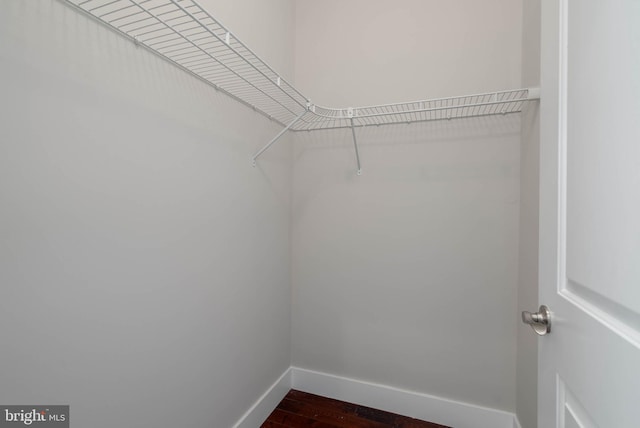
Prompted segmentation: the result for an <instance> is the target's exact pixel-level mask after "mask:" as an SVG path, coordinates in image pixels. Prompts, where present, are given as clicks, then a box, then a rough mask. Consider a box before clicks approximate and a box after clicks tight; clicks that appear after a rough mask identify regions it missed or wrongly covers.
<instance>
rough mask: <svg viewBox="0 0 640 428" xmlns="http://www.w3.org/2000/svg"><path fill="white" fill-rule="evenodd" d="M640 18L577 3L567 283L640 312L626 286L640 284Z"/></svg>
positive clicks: (627, 8)
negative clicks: (638, 86) (635, 281)
mask: <svg viewBox="0 0 640 428" xmlns="http://www.w3.org/2000/svg"><path fill="white" fill-rule="evenodd" d="M638 10H640V2H638V1H607V2H602V1H585V0H570V1H569V2H568V15H567V18H568V25H567V28H566V31H567V35H568V37H567V53H568V55H567V61H566V68H567V77H566V83H567V102H566V121H567V125H566V129H567V136H566V143H567V279H568V281H569V282H571V283H572V284H573V285H574V287H575V288H576V289H577V290H580V287H582V288H587V289H588V290H591V291H593V292H594V293H596V294H597V295H599V296H601V297H602V298H603V299H607V300H609V301H611V302H613V303H616V304H618V305H621V306H624V307H626V308H628V309H630V310H633V311H635V312H638V311H640V286H639V287H627V286H626V284H629V283H630V282H632V281H634V280H637V278H640V263H639V261H640V257H639V255H640V222H639V221H638V219H640V127H638V124H637V121H638V120H639V119H640V118H639V117H638V113H639V112H640V109H639V108H638V106H639V105H640V100H639V98H638V90H637V85H640V30H638V28H640V22H639V21H636V22H635V23H632V21H631V19H632V17H633V16H634V13H635V17H636V18H637V17H638V16H639V14H638ZM634 37H635V39H634ZM634 45H635V46H634ZM634 85H636V91H634V90H632V88H633V87H634ZM634 92H635V93H634ZM593 207H597V208H598V209H597V210H594V209H592V208H593ZM610 308H613V306H607V307H606V308H602V309H603V310H609V309H610Z"/></svg>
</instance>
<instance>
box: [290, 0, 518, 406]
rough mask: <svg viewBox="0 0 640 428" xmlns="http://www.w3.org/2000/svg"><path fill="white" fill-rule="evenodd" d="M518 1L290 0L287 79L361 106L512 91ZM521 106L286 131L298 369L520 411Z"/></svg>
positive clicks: (323, 96)
mask: <svg viewBox="0 0 640 428" xmlns="http://www.w3.org/2000/svg"><path fill="white" fill-rule="evenodd" d="M521 26H522V4H521V2H519V1H516V2H514V1H511V0H508V1H507V0H493V1H487V2H477V1H475V0H456V1H449V2H435V1H412V0H403V1H396V2H389V1H383V0H375V1H371V0H368V1H360V0H354V1H349V2H342V1H337V0H329V1H322V2H314V1H310V0H309V1H307V0H298V1H297V3H296V37H297V39H296V58H295V59H296V75H295V78H296V82H297V83H298V85H299V86H300V87H301V89H303V90H304V91H305V92H306V93H308V95H309V96H311V97H312V99H314V100H315V101H316V102H318V103H323V104H328V105H344V104H352V105H359V104H368V103H378V102H389V101H393V100H411V99H418V98H421V97H429V96H440V95H445V96H446V95H455V94H464V93H474V92H482V91H487V90H494V89H504V88H510V87H519V86H520V80H521V51H522V40H521V30H522V28H521ZM520 131H521V124H520V118H519V116H517V115H516V116H506V117H488V118H480V119H470V120H461V121H451V122H437V123H430V124H413V125H410V126H406V125H401V126H393V127H380V128H376V129H362V130H358V131H357V132H358V136H359V142H360V143H361V145H360V150H361V152H360V153H361V159H362V165H363V175H362V176H360V177H356V176H355V156H354V153H353V145H352V142H351V134H350V131H348V130H342V131H327V132H320V133H311V134H307V133H299V134H296V136H295V144H294V179H293V182H294V187H293V218H292V221H293V226H292V227H293V230H292V250H293V251H292V256H293V257H292V269H293V272H292V279H293V287H294V295H293V362H294V365H295V366H298V367H301V368H305V369H310V370H316V371H320V372H324V373H331V374H335V375H338V376H346V377H349V378H355V379H360V380H364V381H368V382H373V383H380V384H383V385H389V386H395V387H399V388H403V389H407V390H412V391H417V392H422V393H427V394H433V395H436V396H440V397H446V398H452V399H454V400H459V401H465V402H470V403H475V404H479V405H484V406H488V407H492V408H497V409H502V410H507V411H511V412H513V411H515V405H516V403H515V395H516V386H515V383H516V380H515V374H516V329H517V328H518V327H517V322H518V321H517V319H516V318H515V317H514V308H516V303H517V301H516V299H517V283H518V232H519V224H518V223H519V193H520V171H519V169H520Z"/></svg>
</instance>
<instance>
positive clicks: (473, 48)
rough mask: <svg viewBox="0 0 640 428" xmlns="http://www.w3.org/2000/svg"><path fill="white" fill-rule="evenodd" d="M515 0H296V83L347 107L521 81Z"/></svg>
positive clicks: (486, 88)
mask: <svg viewBox="0 0 640 428" xmlns="http://www.w3.org/2000/svg"><path fill="white" fill-rule="evenodd" d="M521 32H522V1H521V0H516V1H512V0H483V1H477V0H476V1H474V0H448V1H442V0H397V1H391V0H348V1H344V0H322V1H315V0H297V1H296V54H295V57H296V58H295V59H296V75H295V77H296V86H298V87H299V89H301V90H302V92H303V93H304V94H305V95H307V96H308V97H311V99H312V100H313V101H314V102H315V103H317V104H320V105H327V106H330V107H347V106H350V105H351V106H359V105H370V104H374V105H375V104H383V103H391V102H402V101H413V100H415V99H426V98H437V97H449V96H453V95H466V94H472V93H476V92H489V91H494V90H502V89H505V88H516V87H518V86H519V85H520V67H521V60H520V50H521V48H522V47H521Z"/></svg>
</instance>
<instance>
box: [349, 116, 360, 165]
mask: <svg viewBox="0 0 640 428" xmlns="http://www.w3.org/2000/svg"><path fill="white" fill-rule="evenodd" d="M349 120H350V121H351V135H352V136H353V147H354V148H355V149H356V162H358V172H357V173H356V174H357V175H362V168H360V153H358V140H357V139H356V128H355V127H354V125H353V116H352V117H351V118H350V119H349Z"/></svg>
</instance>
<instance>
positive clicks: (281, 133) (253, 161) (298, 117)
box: [251, 106, 309, 166]
mask: <svg viewBox="0 0 640 428" xmlns="http://www.w3.org/2000/svg"><path fill="white" fill-rule="evenodd" d="M308 109H309V107H308V106H307V110H304V111H303V112H302V113H300V114H299V115H298V116H296V118H295V119H293V120H292V121H291V123H289V124H288V125H287V126H286V127H285V128H284V129H283V130H282V131H280V132H279V133H278V135H276V136H275V137H273V139H272V140H271V141H269V142H268V143H267V144H266V145H265V146H264V147H263V148H261V149H260V150H258V152H257V153H256V154H255V155H253V158H251V163H252V165H253V166H256V159H258V156H260V155H261V154H262V153H264V152H265V151H267V149H268V148H269V147H271V146H272V145H273V144H274V143H275V142H276V141H278V140H279V139H280V138H281V137H282V136H283V135H284V134H286V132H287V131H288V130H289V129H291V127H292V126H293V125H295V124H296V123H297V122H298V121H299V120H300V119H302V116H304V115H305V114H307V112H308V111H309V110H308Z"/></svg>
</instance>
